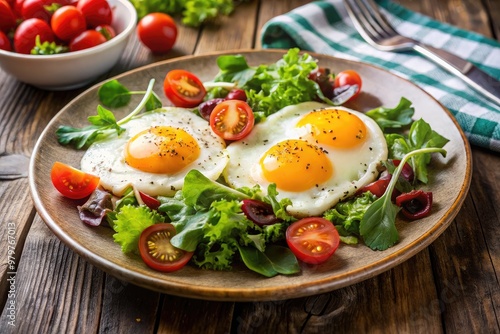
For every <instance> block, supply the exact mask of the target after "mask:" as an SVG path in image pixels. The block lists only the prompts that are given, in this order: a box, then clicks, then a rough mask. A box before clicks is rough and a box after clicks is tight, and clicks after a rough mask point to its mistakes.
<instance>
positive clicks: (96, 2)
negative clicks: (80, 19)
mask: <svg viewBox="0 0 500 334" xmlns="http://www.w3.org/2000/svg"><path fill="white" fill-rule="evenodd" d="M76 8H78V9H79V10H81V12H82V13H83V16H84V17H85V21H86V22H87V27H88V28H95V27H97V26H99V25H103V24H111V22H112V21H113V11H112V10H111V6H110V5H109V3H108V1H107V0H79V1H78V3H77V5H76Z"/></svg>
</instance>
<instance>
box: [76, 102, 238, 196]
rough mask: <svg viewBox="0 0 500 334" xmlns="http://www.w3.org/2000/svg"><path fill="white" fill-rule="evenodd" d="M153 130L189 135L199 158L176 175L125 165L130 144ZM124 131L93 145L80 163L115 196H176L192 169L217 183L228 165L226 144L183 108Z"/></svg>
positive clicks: (158, 114) (131, 123)
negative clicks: (166, 129) (136, 192)
mask: <svg viewBox="0 0 500 334" xmlns="http://www.w3.org/2000/svg"><path fill="white" fill-rule="evenodd" d="M151 126H172V127H176V128H182V129H183V130H185V131H186V132H187V133H189V134H190V135H191V136H192V137H193V138H194V139H195V140H196V141H197V143H198V145H199V147H200V155H199V157H198V158H197V159H196V160H195V161H194V162H192V163H191V164H190V165H188V166H186V167H185V168H184V169H183V170H181V171H179V172H176V173H173V174H159V173H149V172H144V171H141V170H139V169H136V168H133V167H131V166H129V165H128V164H127V163H126V162H125V154H124V152H125V146H126V144H127V141H128V140H129V139H130V138H132V137H133V136H134V135H136V134H137V133H139V132H141V131H143V130H145V129H148V128H150V127H151ZM122 127H123V128H124V129H125V131H124V132H123V133H121V134H120V135H114V136H111V137H108V138H106V139H103V140H101V141H98V142H95V143H93V144H92V145H91V146H90V147H89V148H88V150H87V151H86V153H85V154H84V156H83V158H82V160H81V169H82V170H83V171H85V172H87V173H91V174H94V175H97V176H99V177H100V178H101V180H100V185H101V186H102V187H103V188H105V189H107V190H109V191H111V192H112V193H113V194H115V195H116V196H122V195H123V193H124V192H125V190H126V189H127V188H129V187H131V186H133V187H134V188H135V189H136V190H139V191H142V192H144V193H146V194H148V195H151V196H158V195H162V196H173V195H174V194H175V192H176V191H177V190H180V189H181V188H182V186H183V184H184V177H185V175H186V174H187V173H188V172H189V171H190V170H191V169H197V170H199V171H200V172H201V173H202V174H203V175H205V176H206V177H207V178H209V179H211V180H216V179H217V178H218V177H219V176H220V175H221V173H222V171H223V170H224V168H225V166H226V164H227V162H228V159H229V157H228V154H227V152H226V144H225V142H224V141H223V140H222V139H221V138H220V137H218V136H216V135H215V134H214V133H213V132H212V130H211V128H210V125H209V124H208V123H207V121H206V120H204V119H202V118H201V117H199V116H197V115H195V114H193V113H192V112H191V111H190V110H186V109H183V108H174V107H165V108H162V109H160V110H156V111H154V112H152V113H145V114H142V115H140V116H138V117H136V118H134V119H132V120H131V121H129V122H127V123H126V124H124V125H123V126H122Z"/></svg>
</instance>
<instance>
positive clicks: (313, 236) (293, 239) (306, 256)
mask: <svg viewBox="0 0 500 334" xmlns="http://www.w3.org/2000/svg"><path fill="white" fill-rule="evenodd" d="M286 242H287V244H288V247H290V250H291V251H292V252H293V254H295V256H296V257H297V259H299V260H300V261H302V262H306V263H310V264H320V263H323V262H325V261H326V260H328V259H329V258H330V257H331V256H332V255H333V253H335V251H336V250H337V248H338V247H339V244H340V237H339V233H338V232H337V229H336V228H335V226H333V224H332V222H330V221H329V220H327V219H325V218H321V217H309V218H303V219H301V220H298V221H296V222H294V223H292V224H291V225H290V226H288V228H287V230H286Z"/></svg>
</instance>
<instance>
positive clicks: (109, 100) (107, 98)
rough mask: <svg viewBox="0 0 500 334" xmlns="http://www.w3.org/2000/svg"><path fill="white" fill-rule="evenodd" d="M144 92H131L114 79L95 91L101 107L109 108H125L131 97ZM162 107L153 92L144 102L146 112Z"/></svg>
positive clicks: (144, 92)
mask: <svg viewBox="0 0 500 334" xmlns="http://www.w3.org/2000/svg"><path fill="white" fill-rule="evenodd" d="M146 93H147V92H146V91H131V90H129V89H128V88H127V87H125V86H124V85H123V84H122V83H121V82H119V81H118V80H116V79H113V80H109V81H107V82H105V83H104V84H102V85H101V86H100V87H99V89H98V90H97V96H98V97H99V100H100V101H101V102H102V104H103V105H105V106H106V107H110V108H118V107H123V106H126V105H127V104H129V103H130V99H131V97H132V95H137V94H146ZM161 107H162V103H161V100H160V98H159V96H158V95H157V94H156V93H155V92H154V91H153V92H151V95H150V96H149V98H148V100H147V101H146V105H145V108H146V111H150V110H155V109H158V108H161Z"/></svg>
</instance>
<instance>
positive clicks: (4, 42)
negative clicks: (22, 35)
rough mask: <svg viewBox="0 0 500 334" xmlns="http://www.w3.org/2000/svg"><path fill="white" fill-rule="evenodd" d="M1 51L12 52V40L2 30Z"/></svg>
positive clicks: (0, 38) (0, 36) (0, 37)
mask: <svg viewBox="0 0 500 334" xmlns="http://www.w3.org/2000/svg"><path fill="white" fill-rule="evenodd" d="M0 50H5V51H12V45H11V44H10V40H9V38H8V37H7V35H5V33H4V32H3V31H1V30H0Z"/></svg>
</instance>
